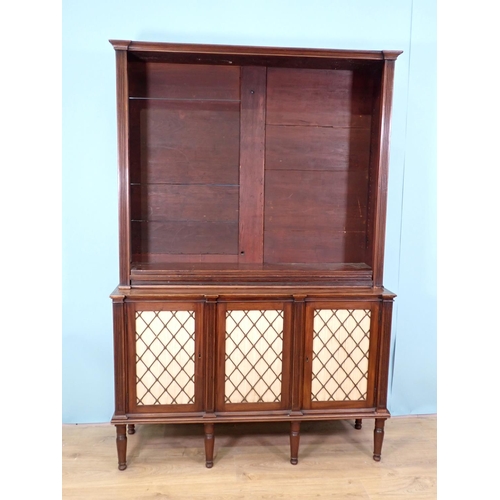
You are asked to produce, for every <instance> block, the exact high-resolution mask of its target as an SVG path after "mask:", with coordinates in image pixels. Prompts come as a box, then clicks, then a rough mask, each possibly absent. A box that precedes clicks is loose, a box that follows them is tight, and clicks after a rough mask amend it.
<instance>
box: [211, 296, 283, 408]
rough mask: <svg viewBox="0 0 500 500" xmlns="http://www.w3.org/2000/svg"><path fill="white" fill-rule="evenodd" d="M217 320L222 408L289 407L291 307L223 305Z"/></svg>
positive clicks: (218, 398) (277, 304)
mask: <svg viewBox="0 0 500 500" xmlns="http://www.w3.org/2000/svg"><path fill="white" fill-rule="evenodd" d="M217 322H218V356H217V390H216V403H217V410H218V411H259V410H263V411H267V410H282V409H287V408H288V407H289V401H290V340H291V339H290V332H291V304H289V303H282V302H281V303H276V302H265V303H251V302H249V303H245V302H243V303H221V304H219V306H218V318H217Z"/></svg>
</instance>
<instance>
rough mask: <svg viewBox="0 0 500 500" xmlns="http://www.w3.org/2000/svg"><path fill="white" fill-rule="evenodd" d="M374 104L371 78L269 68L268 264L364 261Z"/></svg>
mask: <svg viewBox="0 0 500 500" xmlns="http://www.w3.org/2000/svg"><path fill="white" fill-rule="evenodd" d="M368 76H369V75H368ZM372 100H373V83H372V79H371V78H369V77H368V78H367V75H366V73H364V74H361V73H360V72H359V71H358V72H356V71H351V70H314V69H289V68H286V69H285V68H269V69H268V75H267V114H266V120H267V121H266V174H265V186H266V189H265V236H264V261H265V262H266V263H304V262H308V263H335V262H366V258H367V256H366V247H367V242H366V226H367V207H368V192H369V190H368V184H369V162H370V138H371V126H372Z"/></svg>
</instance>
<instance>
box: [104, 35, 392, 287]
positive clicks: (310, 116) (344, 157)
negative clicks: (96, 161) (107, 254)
mask: <svg viewBox="0 0 500 500" xmlns="http://www.w3.org/2000/svg"><path fill="white" fill-rule="evenodd" d="M111 43H112V45H113V46H114V48H115V50H116V53H117V97H118V139H119V141H118V143H119V144H118V147H119V171H120V283H121V284H122V285H127V284H132V285H134V284H138V285H142V284H148V283H154V284H163V285H169V284H174V283H186V284H200V283H210V284H212V283H215V284H216V283H221V284H238V283H248V284H250V283H256V284H265V283H268V284H283V283H296V284H314V283H322V284H331V285H353V286H358V285H363V286H371V285H373V284H374V283H375V284H378V285H381V284H382V271H383V269H382V267H383V250H384V237H385V210H386V190H387V164H388V138H389V123H390V111H391V97H392V79H393V66H394V61H395V59H396V58H397V57H398V55H399V54H400V53H401V52H400V51H357V50H330V49H300V48H291V49H288V48H272V47H241V46H225V45H193V44H170V43H152V42H132V41H117V40H112V41H111Z"/></svg>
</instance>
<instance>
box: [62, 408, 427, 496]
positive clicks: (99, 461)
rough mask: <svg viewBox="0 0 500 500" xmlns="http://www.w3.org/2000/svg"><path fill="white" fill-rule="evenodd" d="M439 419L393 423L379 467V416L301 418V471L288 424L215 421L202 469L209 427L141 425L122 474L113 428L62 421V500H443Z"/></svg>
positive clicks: (131, 438) (397, 419)
mask: <svg viewBox="0 0 500 500" xmlns="http://www.w3.org/2000/svg"><path fill="white" fill-rule="evenodd" d="M436 428H437V418H436V416H433V415H429V416H419V417H404V418H403V417H395V418H392V419H389V420H388V421H387V423H386V426H385V431H386V432H385V440H384V449H383V455H382V461H381V462H379V463H377V462H374V461H373V460H372V446H373V439H372V437H373V420H363V428H362V429H361V430H355V429H354V421H350V420H346V421H333V422H303V423H302V425H301V436H300V450H299V462H298V465H296V466H292V465H290V463H289V459H290V457H289V454H290V447H289V431H290V426H289V425H288V424H286V423H276V424H238V425H232V424H221V425H215V458H214V466H213V468H212V469H206V468H205V457H204V447H203V426H202V425H187V424H186V425H170V426H168V425H137V426H136V433H135V435H133V436H128V468H127V470H125V471H123V472H121V471H119V470H118V468H117V457H116V447H115V430H114V427H113V426H111V425H109V424H99V425H64V426H63V430H62V441H63V442H62V454H63V462H62V463H63V468H62V498H63V499H68V500H69V499H82V500H83V499H85V500H87V499H92V500H101V499H102V500H113V499H122V500H127V499H130V500H132V499H133V500H147V499H155V500H166V499H169V500H174V499H190V500H194V499H196V500H198V499H221V500H224V499H250V498H251V499H254V500H256V499H285V498H286V499H310V498H320V499H327V498H328V499H346V498H349V499H363V500H382V499H394V500H396V499H397V500H405V499H412V500H417V499H418V500H430V499H435V498H436Z"/></svg>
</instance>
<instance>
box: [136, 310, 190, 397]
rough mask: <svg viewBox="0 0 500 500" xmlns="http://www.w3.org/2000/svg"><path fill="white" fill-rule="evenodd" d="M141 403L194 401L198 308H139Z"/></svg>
mask: <svg viewBox="0 0 500 500" xmlns="http://www.w3.org/2000/svg"><path fill="white" fill-rule="evenodd" d="M135 328H136V330H135V331H136V375H137V377H136V389H137V404H138V405H171V404H174V405H175V404H191V403H194V373H195V361H194V353H195V340H194V332H195V321H194V311H137V312H136V313H135Z"/></svg>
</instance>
